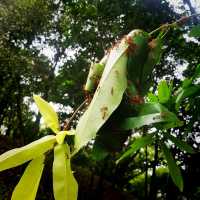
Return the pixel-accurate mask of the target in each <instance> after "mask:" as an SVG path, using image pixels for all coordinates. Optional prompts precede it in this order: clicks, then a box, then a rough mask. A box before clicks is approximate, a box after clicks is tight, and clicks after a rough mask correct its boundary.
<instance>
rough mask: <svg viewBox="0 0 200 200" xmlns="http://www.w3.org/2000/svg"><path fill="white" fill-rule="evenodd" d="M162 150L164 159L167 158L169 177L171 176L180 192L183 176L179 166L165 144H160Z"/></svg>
mask: <svg viewBox="0 0 200 200" xmlns="http://www.w3.org/2000/svg"><path fill="white" fill-rule="evenodd" d="M162 151H163V153H164V156H165V159H166V160H167V163H168V168H169V173H170V175H171V178H172V180H173V182H174V184H175V185H176V186H177V187H178V188H179V190H180V191H181V192H182V191H183V178H182V175H181V171H180V168H179V167H178V166H177V164H176V162H175V160H174V158H173V156H172V154H171V152H170V150H169V149H168V147H167V146H166V145H165V144H163V145H162Z"/></svg>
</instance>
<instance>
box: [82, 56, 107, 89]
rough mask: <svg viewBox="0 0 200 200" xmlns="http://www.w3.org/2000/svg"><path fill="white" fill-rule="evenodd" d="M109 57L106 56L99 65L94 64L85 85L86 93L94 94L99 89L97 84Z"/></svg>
mask: <svg viewBox="0 0 200 200" xmlns="http://www.w3.org/2000/svg"><path fill="white" fill-rule="evenodd" d="M107 59H108V56H107V55H106V56H104V57H103V59H102V60H101V61H100V62H99V63H93V64H92V65H91V67H90V71H89V74H88V77H87V81H86V84H85V91H88V92H94V90H95V89H96V87H97V83H98V81H99V80H100V78H101V75H102V73H103V70H104V68H105V65H106V62H107Z"/></svg>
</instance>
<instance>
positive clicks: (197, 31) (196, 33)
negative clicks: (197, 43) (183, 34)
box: [189, 25, 200, 37]
mask: <svg viewBox="0 0 200 200" xmlns="http://www.w3.org/2000/svg"><path fill="white" fill-rule="evenodd" d="M189 36H190V37H200V25H197V26H194V27H193V28H192V30H191V31H190V34H189Z"/></svg>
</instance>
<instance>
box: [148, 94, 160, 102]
mask: <svg viewBox="0 0 200 200" xmlns="http://www.w3.org/2000/svg"><path fill="white" fill-rule="evenodd" d="M147 98H148V101H149V102H156V103H158V97H157V96H156V95H154V94H153V93H152V92H149V93H148V95H147Z"/></svg>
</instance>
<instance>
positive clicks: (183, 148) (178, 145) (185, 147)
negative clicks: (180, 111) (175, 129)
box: [165, 133, 194, 153]
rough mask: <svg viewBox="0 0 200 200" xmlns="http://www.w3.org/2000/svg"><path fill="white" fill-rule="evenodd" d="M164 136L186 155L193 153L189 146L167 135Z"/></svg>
mask: <svg viewBox="0 0 200 200" xmlns="http://www.w3.org/2000/svg"><path fill="white" fill-rule="evenodd" d="M165 135H166V137H167V138H168V139H170V140H171V141H172V142H173V143H174V144H175V145H176V146H177V147H178V148H179V149H181V150H182V151H186V152H188V153H194V150H193V148H192V147H191V146H190V145H188V144H187V143H186V142H184V141H182V140H180V139H178V138H176V137H174V136H172V135H171V134H169V133H165Z"/></svg>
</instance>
